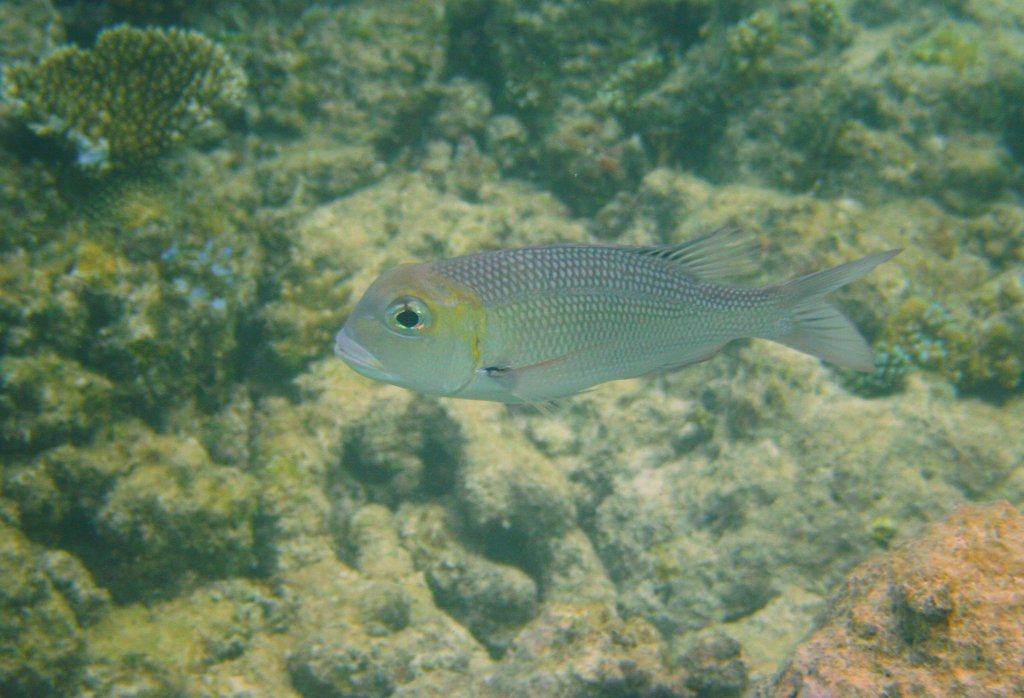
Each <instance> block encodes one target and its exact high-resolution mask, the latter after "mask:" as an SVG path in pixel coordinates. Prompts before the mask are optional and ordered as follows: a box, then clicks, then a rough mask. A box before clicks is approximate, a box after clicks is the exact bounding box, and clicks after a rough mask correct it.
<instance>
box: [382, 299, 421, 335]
mask: <svg viewBox="0 0 1024 698" xmlns="http://www.w3.org/2000/svg"><path fill="white" fill-rule="evenodd" d="M386 314H387V321H388V325H389V326H390V327H391V329H393V330H395V331H396V332H399V333H400V334H413V335H415V334H419V333H420V332H422V331H423V330H425V329H427V328H428V327H430V319H431V318H430V310H429V309H428V308H427V304H426V303H424V302H423V301H421V300H420V299H419V298H414V297H412V296H404V297H402V298H399V299H398V300H396V301H395V302H394V303H392V304H391V305H389V306H388V309H387V311H386Z"/></svg>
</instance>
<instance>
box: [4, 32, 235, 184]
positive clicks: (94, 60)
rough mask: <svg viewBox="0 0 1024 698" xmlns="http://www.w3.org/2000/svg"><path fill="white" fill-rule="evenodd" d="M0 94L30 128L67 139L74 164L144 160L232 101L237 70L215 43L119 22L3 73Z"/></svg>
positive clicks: (113, 165) (124, 164)
mask: <svg viewBox="0 0 1024 698" xmlns="http://www.w3.org/2000/svg"><path fill="white" fill-rule="evenodd" d="M3 78H4V85H3V96H4V98H5V99H7V100H8V101H10V102H12V103H13V104H14V105H15V106H16V108H17V110H18V112H19V113H20V114H21V116H22V117H23V118H24V119H25V120H26V121H27V122H28V123H29V125H30V127H31V128H32V130H33V131H35V132H36V133H38V134H41V135H50V134H54V135H60V136H63V137H65V138H67V139H68V140H70V141H71V142H72V143H73V144H74V146H75V148H76V151H77V154H78V158H77V162H78V164H79V165H80V166H82V167H83V168H97V169H101V170H103V169H123V168H133V167H137V166H139V165H142V164H145V163H147V162H150V161H152V160H153V159H154V158H157V157H159V156H161V155H163V154H164V153H166V152H167V151H168V150H169V149H170V147H171V146H172V145H173V144H174V143H175V142H177V141H179V140H181V139H182V138H183V137H185V136H186V135H187V134H188V133H190V132H192V131H194V130H196V129H198V128H200V127H203V126H206V125H208V124H209V123H210V122H211V120H212V118H213V114H214V112H215V111H216V110H218V109H220V108H223V107H227V106H231V105H234V104H237V103H238V102H239V101H240V99H241V97H242V94H243V91H244V89H245V84H246V79H245V75H244V73H243V72H242V71H241V70H240V69H239V68H238V67H236V66H235V65H234V64H233V63H232V62H231V60H230V59H229V58H228V55H227V53H225V51H224V49H223V48H222V47H221V46H219V45H218V44H216V43H214V42H213V41H211V40H210V39H208V38H207V37H205V36H203V35H202V34H200V33H198V32H194V31H185V30H181V29H152V28H150V29H137V28H134V27H129V26H119V27H115V28H114V29H110V30H107V31H104V32H103V33H101V34H100V35H99V38H98V39H97V41H96V45H95V47H93V48H91V49H82V48H79V47H78V46H64V47H62V48H59V49H57V50H56V51H55V52H54V53H52V54H51V55H50V56H48V57H46V58H44V59H42V60H40V61H38V62H35V63H33V62H27V61H22V62H19V63H15V64H13V65H10V66H8V67H7V68H6V69H5V70H4V75H3Z"/></svg>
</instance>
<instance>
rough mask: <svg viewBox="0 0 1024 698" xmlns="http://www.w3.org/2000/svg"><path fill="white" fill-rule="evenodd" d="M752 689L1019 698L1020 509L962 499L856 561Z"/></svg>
mask: <svg viewBox="0 0 1024 698" xmlns="http://www.w3.org/2000/svg"><path fill="white" fill-rule="evenodd" d="M757 695H758V696H760V697H761V698H775V697H782V696H786V697H788V698H812V697H813V698H819V697H821V698H824V697H829V698H831V697H832V696H844V697H845V696H901V697H903V698H907V697H909V696H929V697H931V696H971V697H974V696H991V697H997V696H1007V697H1009V696H1024V516H1022V515H1021V513H1020V512H1019V511H1018V510H1017V509H1015V508H1014V507H1012V506H1010V505H1009V504H1006V503H1001V504H994V505H990V506H984V507H981V506H977V507H975V506H970V507H968V506H965V507H960V508H959V509H957V510H956V511H955V512H954V513H953V514H952V515H951V516H950V517H949V519H948V520H947V521H945V522H943V523H939V524H934V525H932V526H930V527H929V528H928V529H926V530H925V531H924V532H923V533H922V535H921V536H920V537H919V538H917V539H915V540H912V541H910V542H908V543H906V544H905V545H903V546H901V547H900V548H898V549H896V550H894V551H892V552H891V553H889V554H886V555H884V556H882V557H879V558H877V559H874V560H869V561H867V562H865V563H864V564H862V565H860V566H859V567H857V568H856V569H855V570H854V571H853V572H852V573H851V574H850V576H849V577H848V578H847V579H846V581H845V583H844V584H843V586H842V587H841V589H840V590H839V592H838V594H837V595H836V597H835V598H834V599H833V600H832V602H831V604H830V608H829V610H828V612H827V613H826V615H825V617H824V619H823V620H822V623H821V625H820V627H819V629H818V630H816V631H815V632H814V633H813V634H812V635H811V636H810V637H809V638H808V639H807V640H805V641H804V642H803V643H802V644H801V645H800V646H799V647H797V649H796V651H795V653H794V655H793V657H792V658H791V659H790V660H789V662H788V663H787V664H786V665H785V666H784V667H783V668H782V669H781V670H780V672H779V673H778V674H777V675H776V676H775V677H774V678H773V679H772V681H771V682H770V683H769V684H768V685H767V686H766V687H764V688H762V689H761V690H760V691H759V692H758V694H757Z"/></svg>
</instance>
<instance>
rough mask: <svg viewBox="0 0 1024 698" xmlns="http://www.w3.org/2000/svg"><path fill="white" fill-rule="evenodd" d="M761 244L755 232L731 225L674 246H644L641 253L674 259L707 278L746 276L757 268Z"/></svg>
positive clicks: (694, 274)
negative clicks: (751, 233)
mask: <svg viewBox="0 0 1024 698" xmlns="http://www.w3.org/2000/svg"><path fill="white" fill-rule="evenodd" d="M759 250H760V246H759V245H758V244H757V240H756V239H755V238H754V237H753V236H752V235H746V234H744V233H743V232H742V231H741V230H740V229H739V228H735V227H732V226H727V227H724V228H718V229H717V230H713V231H711V232H710V233H708V234H707V235H702V236H701V237H698V238H694V239H693V240H687V241H686V242H680V243H676V244H674V245H659V246H657V247H641V248H638V249H637V251H638V252H640V253H641V254H646V255H650V256H652V257H658V258H660V259H664V260H667V261H669V262H672V263H673V264H674V265H675V266H677V267H678V268H679V270H680V271H682V272H684V273H686V274H688V275H690V276H692V277H695V278H697V279H701V280H703V281H717V280H719V279H723V278H729V277H735V276H743V275H744V274H749V273H750V272H752V271H754V270H755V269H756V268H757V257H758V254H757V253H758V252H759Z"/></svg>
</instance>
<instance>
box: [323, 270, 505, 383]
mask: <svg viewBox="0 0 1024 698" xmlns="http://www.w3.org/2000/svg"><path fill="white" fill-rule="evenodd" d="M485 330H486V319H485V315H484V310H483V307H482V305H481V303H480V299H479V298H478V296H477V295H476V293H474V292H473V290H472V289H470V288H467V287H466V286H464V285H462V284H460V283H458V282H455V281H453V280H451V279H448V278H446V277H444V276H442V275H440V274H438V273H437V272H436V271H434V269H433V268H432V265H431V264H429V263H427V264H409V265H403V266H400V267H396V268H395V269H391V270H389V271H387V272H384V273H383V274H381V276H380V277H378V279H377V280H376V281H374V283H373V284H372V285H371V286H370V288H369V289H368V290H367V291H366V293H365V295H364V296H363V298H362V299H360V301H359V303H358V304H357V305H356V307H355V309H354V310H353V311H352V315H351V316H350V317H349V319H348V321H347V322H346V323H345V327H343V328H342V331H341V333H339V340H338V342H339V343H338V347H342V345H343V344H344V346H345V347H347V348H348V349H349V350H350V351H349V352H348V353H349V355H350V357H361V359H362V360H361V361H360V360H356V359H353V360H350V361H349V363H350V365H352V366H353V368H355V369H356V370H358V371H360V372H362V373H364V374H365V375H368V376H370V377H372V378H376V379H377V380H382V381H385V382H389V383H395V384H397V385H402V386H404V387H408V388H412V389H414V390H418V391H420V392H425V393H431V394H437V395H450V394H452V393H455V392H457V391H458V390H459V389H460V388H462V387H463V386H464V385H466V384H467V383H469V381H471V380H472V378H473V376H474V375H475V372H476V369H478V368H479V367H480V342H481V337H482V336H483V333H484V332H485ZM342 337H344V342H343V341H342ZM353 347H356V348H355V349H353ZM339 353H341V355H342V358H346V356H345V353H344V352H343V351H341V349H339ZM367 357H372V360H371V359H370V358H367Z"/></svg>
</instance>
